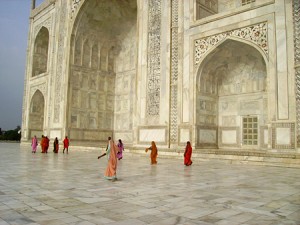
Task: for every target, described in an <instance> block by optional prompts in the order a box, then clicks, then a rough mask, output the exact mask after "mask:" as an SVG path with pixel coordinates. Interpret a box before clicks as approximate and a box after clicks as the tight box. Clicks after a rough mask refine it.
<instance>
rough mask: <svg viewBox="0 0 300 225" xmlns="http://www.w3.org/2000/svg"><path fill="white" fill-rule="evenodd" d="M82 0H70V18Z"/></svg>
mask: <svg viewBox="0 0 300 225" xmlns="http://www.w3.org/2000/svg"><path fill="white" fill-rule="evenodd" d="M83 1H84V0H72V6H71V18H73V16H74V14H75V13H76V11H77V8H79V6H80V3H81V2H83Z"/></svg>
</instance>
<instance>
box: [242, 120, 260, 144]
mask: <svg viewBox="0 0 300 225" xmlns="http://www.w3.org/2000/svg"><path fill="white" fill-rule="evenodd" d="M243 144H244V145H257V144H258V118H257V117H256V116H247V117H244V118H243Z"/></svg>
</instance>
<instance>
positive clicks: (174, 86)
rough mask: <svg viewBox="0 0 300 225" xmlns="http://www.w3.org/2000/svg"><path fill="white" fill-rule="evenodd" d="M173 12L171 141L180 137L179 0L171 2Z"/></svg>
mask: <svg viewBox="0 0 300 225" xmlns="http://www.w3.org/2000/svg"><path fill="white" fill-rule="evenodd" d="M171 4H172V5H171V7H172V10H171V13H172V21H171V23H172V32H171V40H172V49H171V56H172V58H171V63H172V66H171V87H170V90H171V93H170V94H171V109H170V112H171V115H170V118H171V121H170V139H171V142H176V141H177V139H178V128H177V114H178V112H177V110H178V109H177V102H178V100H177V95H178V87H177V80H178V0H172V3H171Z"/></svg>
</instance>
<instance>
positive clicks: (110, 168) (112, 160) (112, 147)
mask: <svg viewBox="0 0 300 225" xmlns="http://www.w3.org/2000/svg"><path fill="white" fill-rule="evenodd" d="M117 153H118V147H117V145H116V144H115V143H114V142H113V141H112V140H109V143H108V146H107V151H106V155H107V159H108V164H107V167H106V171H105V174H104V178H105V179H108V180H116V179H117V162H118V160H117ZM98 158H99V157H98Z"/></svg>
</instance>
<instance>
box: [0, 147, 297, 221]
mask: <svg viewBox="0 0 300 225" xmlns="http://www.w3.org/2000/svg"><path fill="white" fill-rule="evenodd" d="M0 153H1V158H0V225H6V224H22V225H23V224H31V225H34V224H42V225H54V224H78V225H79V224H80V225H92V224H107V225H143V224H158V225H168V224H185V225H189V224H218V225H222V224H228V225H235V224H243V225H254V224H261V225H268V224H295V225H299V224H300V169H295V168H282V167H264V166H253V165H232V164H224V163H222V162H217V161H215V162H212V161H208V162H194V164H193V165H192V166H191V167H185V166H183V162H182V160H180V161H179V160H177V159H166V158H163V159H162V158H159V155H158V164H157V165H155V166H151V165H150V159H149V154H148V155H139V156H137V155H130V154H128V153H127V154H126V152H125V154H124V158H123V159H122V160H121V161H119V164H118V172H117V175H118V180H117V181H114V182H112V181H107V180H104V178H103V173H104V170H105V168H106V158H101V159H99V160H98V159H97V156H98V155H99V154H100V153H101V152H100V150H99V151H75V150H74V151H72V147H71V149H70V152H69V154H62V152H61V151H60V152H59V154H54V153H53V152H52V151H50V152H49V153H48V154H41V153H40V151H38V153H36V154H32V153H31V150H30V146H28V147H27V146H25V147H24V146H21V147H20V145H19V144H16V143H0Z"/></svg>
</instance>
